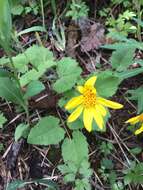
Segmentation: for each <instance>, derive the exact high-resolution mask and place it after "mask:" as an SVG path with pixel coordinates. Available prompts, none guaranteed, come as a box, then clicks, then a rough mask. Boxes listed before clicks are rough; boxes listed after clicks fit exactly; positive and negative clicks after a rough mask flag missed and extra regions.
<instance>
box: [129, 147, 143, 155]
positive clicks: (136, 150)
mask: <svg viewBox="0 0 143 190" xmlns="http://www.w3.org/2000/svg"><path fill="white" fill-rule="evenodd" d="M130 152H131V153H132V154H134V155H138V154H140V153H141V152H142V148H141V147H135V148H132V149H130Z"/></svg>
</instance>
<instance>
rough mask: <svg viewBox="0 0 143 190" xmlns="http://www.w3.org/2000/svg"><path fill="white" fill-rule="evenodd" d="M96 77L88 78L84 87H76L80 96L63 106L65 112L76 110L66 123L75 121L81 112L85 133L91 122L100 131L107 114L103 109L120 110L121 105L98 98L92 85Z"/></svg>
mask: <svg viewBox="0 0 143 190" xmlns="http://www.w3.org/2000/svg"><path fill="white" fill-rule="evenodd" d="M96 79H97V77H96V76H93V77H91V78H89V79H88V80H87V81H86V82H85V84H84V86H77V90H78V91H79V92H80V93H81V95H80V96H77V97H74V98H72V99H71V100H70V101H69V102H68V103H67V104H66V106H65V108H66V109H67V110H71V109H74V108H76V107H77V108H76V109H75V110H74V111H73V112H72V113H71V115H70V116H69V117H68V120H67V121H68V122H69V123H70V122H73V121H75V120H76V119H77V118H78V117H79V116H80V115H81V113H82V112H83V123H84V127H85V128H86V129H87V131H89V132H90V131H91V130H92V122H93V119H94V120H95V122H96V124H97V125H98V127H99V128H100V129H103V126H104V117H105V116H106V114H107V110H106V108H105V107H109V108H113V109H120V108H122V107H123V105H121V104H119V103H116V102H113V101H110V100H106V99H104V98H101V97H99V96H98V94H97V92H96V89H95V87H94V84H95V82H96Z"/></svg>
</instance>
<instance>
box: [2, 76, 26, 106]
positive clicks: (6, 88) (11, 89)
mask: <svg viewBox="0 0 143 190" xmlns="http://www.w3.org/2000/svg"><path fill="white" fill-rule="evenodd" d="M0 89H1V90H0V97H2V98H4V99H6V100H7V101H11V102H13V103H16V104H19V105H21V106H22V107H23V108H25V102H24V99H23V96H22V94H21V91H20V89H19V88H18V87H17V86H16V83H15V82H14V81H12V80H10V79H9V78H6V77H4V78H0Z"/></svg>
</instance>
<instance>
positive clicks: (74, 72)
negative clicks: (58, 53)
mask: <svg viewBox="0 0 143 190" xmlns="http://www.w3.org/2000/svg"><path fill="white" fill-rule="evenodd" d="M57 73H58V77H59V79H58V80H57V81H56V82H55V84H54V85H53V87H54V90H55V91H57V92H58V93H63V92H65V91H67V90H70V89H71V88H72V87H73V86H74V85H75V83H76V82H77V80H78V78H79V77H80V74H81V68H80V67H79V66H78V63H77V62H76V61H75V60H74V59H71V58H66V57H65V58H63V59H62V60H60V61H59V62H58V64H57Z"/></svg>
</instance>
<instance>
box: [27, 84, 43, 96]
mask: <svg viewBox="0 0 143 190" xmlns="http://www.w3.org/2000/svg"><path fill="white" fill-rule="evenodd" d="M44 89H45V86H44V85H43V83H42V82H40V81H32V82H30V83H29V84H28V86H27V89H26V93H25V94H24V98H25V99H27V98H30V97H32V96H35V95H37V94H39V93H40V92H41V91H43V90H44Z"/></svg>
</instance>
